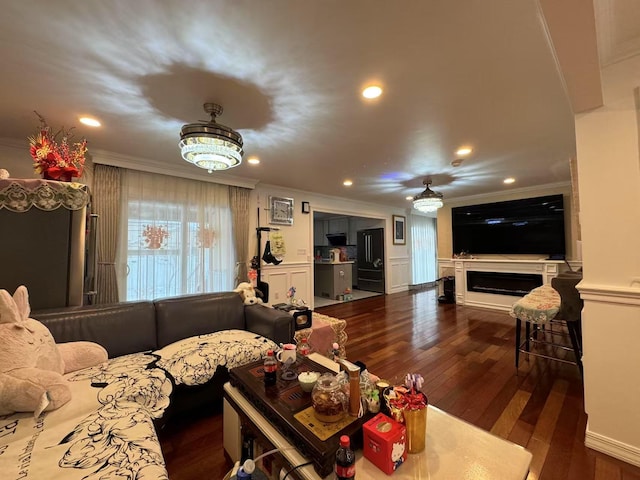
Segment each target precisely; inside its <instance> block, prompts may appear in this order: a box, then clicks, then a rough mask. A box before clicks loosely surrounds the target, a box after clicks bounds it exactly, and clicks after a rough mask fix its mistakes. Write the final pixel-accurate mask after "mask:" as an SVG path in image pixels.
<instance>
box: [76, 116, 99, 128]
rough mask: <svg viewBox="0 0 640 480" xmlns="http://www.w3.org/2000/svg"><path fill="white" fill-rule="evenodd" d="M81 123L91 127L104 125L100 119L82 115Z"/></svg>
mask: <svg viewBox="0 0 640 480" xmlns="http://www.w3.org/2000/svg"><path fill="white" fill-rule="evenodd" d="M80 123H82V124H84V125H87V126H89V127H99V126H101V125H102V124H101V123H100V122H99V121H98V120H96V119H95V118H92V117H80Z"/></svg>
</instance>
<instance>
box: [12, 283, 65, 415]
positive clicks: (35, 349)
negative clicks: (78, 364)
mask: <svg viewBox="0 0 640 480" xmlns="http://www.w3.org/2000/svg"><path fill="white" fill-rule="evenodd" d="M30 313H31V308H30V307H29V294H28V292H27V289H26V288H25V287H24V286H20V287H18V289H17V290H16V292H15V294H14V296H13V297H11V295H10V294H9V292H7V291H6V290H0V338H1V339H2V342H1V343H0V415H7V414H9V413H13V412H34V413H35V416H36V417H38V416H39V415H40V413H42V412H43V411H45V410H54V409H56V408H58V407H60V406H62V405H64V404H65V403H67V402H68V401H69V400H70V399H71V390H70V389H69V385H68V384H67V381H66V380H65V379H64V377H63V376H62V374H63V373H64V361H63V359H62V356H61V355H60V352H59V351H58V348H57V346H56V343H55V341H54V339H53V337H52V336H51V333H50V332H49V329H48V328H47V327H45V326H44V325H43V324H42V323H40V322H38V321H36V320H33V319H32V318H29V314H30Z"/></svg>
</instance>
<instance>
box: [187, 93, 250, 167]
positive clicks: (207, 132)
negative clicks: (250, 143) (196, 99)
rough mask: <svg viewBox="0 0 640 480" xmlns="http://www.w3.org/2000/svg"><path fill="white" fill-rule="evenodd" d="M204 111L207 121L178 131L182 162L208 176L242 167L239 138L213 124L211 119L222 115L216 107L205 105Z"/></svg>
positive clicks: (231, 131)
mask: <svg viewBox="0 0 640 480" xmlns="http://www.w3.org/2000/svg"><path fill="white" fill-rule="evenodd" d="M204 110H205V112H207V113H209V114H210V115H211V121H209V122H196V123H189V124H187V125H184V126H183V127H182V130H181V131H180V143H179V144H178V145H179V146H180V153H181V154H182V158H183V159H185V160H186V161H187V162H189V163H193V164H194V165H196V166H197V167H200V168H204V169H205V170H207V171H208V172H209V173H211V172H213V171H214V170H228V169H229V168H233V167H237V166H238V165H240V164H241V163H242V154H243V151H242V136H241V135H240V134H239V133H238V132H236V131H235V130H232V129H231V128H229V127H227V126H225V125H220V124H218V123H216V121H215V117H216V116H217V115H220V114H221V113H222V107H221V106H220V105H217V104H215V103H205V104H204Z"/></svg>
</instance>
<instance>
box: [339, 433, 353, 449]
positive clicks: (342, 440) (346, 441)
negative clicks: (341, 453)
mask: <svg viewBox="0 0 640 480" xmlns="http://www.w3.org/2000/svg"><path fill="white" fill-rule="evenodd" d="M350 443H351V440H349V437H348V436H347V435H342V436H341V437H340V446H341V447H348V446H349V444H350Z"/></svg>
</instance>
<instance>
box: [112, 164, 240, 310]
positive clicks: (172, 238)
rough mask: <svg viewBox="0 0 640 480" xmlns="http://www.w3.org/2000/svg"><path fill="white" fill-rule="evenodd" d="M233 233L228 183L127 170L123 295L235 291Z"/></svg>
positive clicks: (121, 271)
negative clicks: (226, 184) (220, 183)
mask: <svg viewBox="0 0 640 480" xmlns="http://www.w3.org/2000/svg"><path fill="white" fill-rule="evenodd" d="M231 231H232V219H231V208H230V206H229V189H228V187H227V186H224V185H216V184H213V183H207V182H199V181H196V180H187V179H182V178H176V177H168V176H165V175H157V174H153V173H144V172H137V171H134V170H125V172H124V173H123V178H122V214H121V219H120V235H121V238H120V243H119V246H120V248H119V249H118V265H119V267H120V268H119V279H118V280H119V281H118V285H119V289H120V299H122V300H143V299H149V300H150V299H154V298H160V297H167V296H175V295H183V294H188V293H202V292H218V291H226V290H232V289H233V288H234V271H235V262H236V255H235V250H234V246H233V236H232V235H231Z"/></svg>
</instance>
